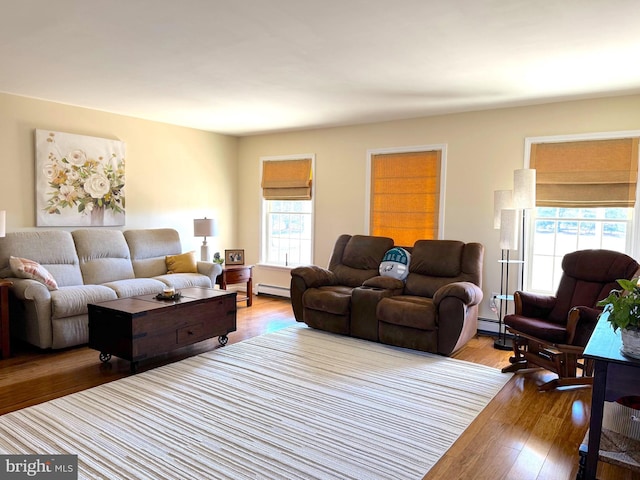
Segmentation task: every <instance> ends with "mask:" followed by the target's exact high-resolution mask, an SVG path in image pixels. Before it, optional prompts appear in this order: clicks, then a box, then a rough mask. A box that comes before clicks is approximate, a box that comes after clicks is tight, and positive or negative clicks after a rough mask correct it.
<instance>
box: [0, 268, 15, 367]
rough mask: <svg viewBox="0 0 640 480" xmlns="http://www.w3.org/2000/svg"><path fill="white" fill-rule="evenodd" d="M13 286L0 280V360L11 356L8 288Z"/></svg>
mask: <svg viewBox="0 0 640 480" xmlns="http://www.w3.org/2000/svg"><path fill="white" fill-rule="evenodd" d="M11 285H13V283H12V282H9V281H7V280H0V358H7V357H8V356H9V355H11V344H10V342H9V336H10V332H9V287H10V286H11Z"/></svg>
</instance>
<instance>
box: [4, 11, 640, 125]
mask: <svg viewBox="0 0 640 480" xmlns="http://www.w3.org/2000/svg"><path fill="white" fill-rule="evenodd" d="M0 12H1V13H0V92H5V93H11V94H16V95H23V96H28V97H35V98H40V99H45V100H50V101H54V102H60V103H65V104H71V105H78V106H83V107H88V108H92V109H97V110H104V111H108V112H114V113H120V114H124V115H130V116H134V117H140V118H145V119H150V120H156V121H161V122H167V123H171V124H176V125H184V126H188V127H194V128H199V129H203V130H210V131H215V132H221V133H228V134H234V135H247V134H254V133H262V132H271V131H282V130H290V129H301V128H313V127H323V126H336V125H346V124H356V123H366V122H374V121H382V120H393V119H401V118H412V117H420V116H427V115H434V114H441V113H448V112H460V111H469V110H480V109H486V108H494V107H501V106H512V105H528V104H536V103H547V102H554V101H560V100H566V99H579V98H591V97H601V96H613V95H622V94H629V93H640V2H638V0H394V1H393V2H391V1H382V0H179V1H178V0H108V1H105V0H100V1H98V0H0Z"/></svg>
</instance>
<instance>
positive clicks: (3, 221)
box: [0, 210, 7, 237]
mask: <svg viewBox="0 0 640 480" xmlns="http://www.w3.org/2000/svg"><path fill="white" fill-rule="evenodd" d="M6 234H7V211H6V210H0V237H4V236H5V235H6Z"/></svg>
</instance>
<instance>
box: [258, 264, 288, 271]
mask: <svg viewBox="0 0 640 480" xmlns="http://www.w3.org/2000/svg"><path fill="white" fill-rule="evenodd" d="M256 266H257V267H260V268H264V269H265V270H281V271H286V272H289V271H291V270H293V269H294V268H296V267H297V265H296V266H293V265H276V264H273V263H258V264H257V265H256Z"/></svg>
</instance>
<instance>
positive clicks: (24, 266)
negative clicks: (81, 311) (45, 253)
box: [9, 256, 58, 290]
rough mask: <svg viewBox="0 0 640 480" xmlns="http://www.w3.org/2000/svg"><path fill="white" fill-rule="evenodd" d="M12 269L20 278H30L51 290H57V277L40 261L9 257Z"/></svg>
mask: <svg viewBox="0 0 640 480" xmlns="http://www.w3.org/2000/svg"><path fill="white" fill-rule="evenodd" d="M9 265H10V266H11V271H12V272H13V274H14V275H15V276H16V277H18V278H30V279H32V280H36V281H38V282H40V283H42V284H43V285H44V286H46V287H47V288H48V289H49V290H57V289H58V284H57V283H56V279H55V278H53V276H52V275H51V274H50V273H49V271H48V270H47V269H46V268H44V267H43V266H42V265H40V264H39V263H38V262H34V261H33V260H29V259H27V258H20V257H13V256H12V257H9Z"/></svg>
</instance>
